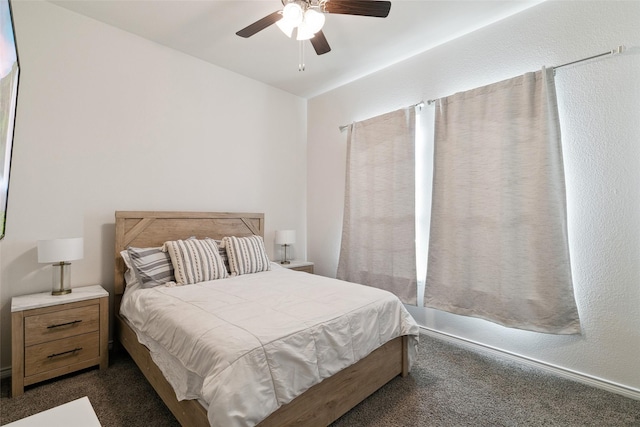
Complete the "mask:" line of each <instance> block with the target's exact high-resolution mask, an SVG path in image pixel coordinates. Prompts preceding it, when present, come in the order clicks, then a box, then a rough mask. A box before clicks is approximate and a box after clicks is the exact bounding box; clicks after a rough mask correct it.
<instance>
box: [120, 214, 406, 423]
mask: <svg viewBox="0 0 640 427" xmlns="http://www.w3.org/2000/svg"><path fill="white" fill-rule="evenodd" d="M115 216H116V236H115V298H114V313H115V327H116V337H117V339H118V341H119V342H120V343H121V344H122V346H123V347H124V348H125V349H126V350H127V352H128V353H129V354H130V355H131V357H132V359H133V360H134V361H135V363H136V364H137V365H138V367H139V368H140V370H141V371H142V373H143V374H144V376H145V377H146V378H147V380H148V381H149V383H150V384H151V385H152V386H153V388H154V389H155V390H156V392H157V393H158V395H159V396H160V397H161V398H162V400H163V401H164V403H165V404H166V405H167V407H168V408H169V409H170V410H171V412H172V413H173V415H175V417H176V418H177V420H178V421H179V422H180V424H182V425H183V426H185V427H187V426H188V427H197V426H209V421H208V419H207V411H206V409H205V408H204V407H203V406H202V405H201V404H200V403H199V402H198V401H197V400H183V401H178V400H177V398H176V395H175V393H174V391H173V388H172V387H171V385H170V384H169V383H168V382H167V380H166V379H165V378H164V376H163V375H162V372H161V371H160V369H159V368H158V367H157V366H156V365H155V364H154V362H153V360H152V359H151V355H150V353H149V350H148V349H147V348H146V347H145V346H143V345H142V344H140V343H139V342H138V339H137V337H136V334H135V332H134V331H133V330H132V329H131V328H130V326H129V325H128V324H127V321H126V320H125V319H124V318H122V317H121V316H120V314H119V313H120V302H121V299H122V294H123V292H124V285H125V284H124V271H125V266H124V261H123V260H122V257H121V256H120V251H122V250H123V249H126V248H127V247H128V246H135V247H157V246H161V245H162V244H163V243H164V242H165V241H167V240H177V239H185V238H188V237H191V236H195V237H197V238H205V237H210V238H213V239H221V238H222V237H224V236H239V237H240V236H250V235H254V234H255V235H260V236H262V237H263V238H264V214H261V213H218V212H151V211H137V212H125V211H116V213H115ZM407 345H408V341H407V337H406V336H403V337H398V338H395V339H394V340H391V341H389V342H387V343H386V344H384V345H382V346H381V347H379V348H378V349H377V350H375V351H374V352H372V353H371V354H370V355H369V356H367V357H366V358H364V359H362V360H360V361H359V362H357V363H355V364H354V365H352V366H349V367H347V368H345V369H343V370H342V371H340V372H338V373H337V374H335V375H333V376H332V377H329V378H327V379H325V380H324V381H322V382H321V383H319V384H317V385H315V386H313V387H311V388H310V389H309V390H307V391H306V392H305V393H303V394H302V395H300V396H298V397H297V398H296V399H294V400H293V401H291V402H290V403H288V404H286V405H283V406H281V407H280V408H279V409H278V410H276V411H275V412H273V413H272V414H271V415H270V416H269V417H267V418H266V419H265V420H263V421H262V422H261V423H260V424H259V426H260V427H270V426H274V427H283V426H290V425H291V426H292V425H305V426H327V425H329V424H331V423H332V422H333V421H335V420H337V419H338V418H340V417H341V416H342V415H343V414H345V413H346V412H347V411H349V410H350V409H351V408H353V407H354V406H356V405H357V404H358V403H360V402H361V401H362V400H364V399H365V398H366V397H367V396H369V395H371V394H372V393H373V392H375V391H376V390H378V389H379V388H380V387H382V386H383V385H385V384H386V383H387V382H389V381H390V380H391V379H393V378H394V377H396V376H398V375H402V376H403V377H404V376H406V375H408V355H407Z"/></svg>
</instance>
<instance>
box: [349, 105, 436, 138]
mask: <svg viewBox="0 0 640 427" xmlns="http://www.w3.org/2000/svg"><path fill="white" fill-rule="evenodd" d="M423 105H424V101H420V102H418V103H417V104H413V105H409V106H408V107H405V108H418V109H420V108H422V106H423ZM348 127H349V125H342V126H339V127H338V129H340V132H342V131H344V130H345V129H346V128H348Z"/></svg>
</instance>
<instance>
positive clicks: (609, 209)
mask: <svg viewBox="0 0 640 427" xmlns="http://www.w3.org/2000/svg"><path fill="white" fill-rule="evenodd" d="M638 22H640V3H639V2H608V1H600V2H595V1H589V2H570V1H567V2H559V1H547V2H545V3H542V4H540V5H537V6H535V7H533V8H531V9H528V10H525V11H524V12H521V13H519V14H517V15H514V16H512V17H510V18H508V19H506V20H503V21H500V22H498V23H495V24H493V25H491V26H489V27H485V28H484V29H481V30H479V31H476V32H474V33H472V34H469V35H466V36H463V37H461V38H459V39H457V40H454V41H450V42H448V43H446V44H445V45H442V46H439V47H436V48H434V49H432V50H430V51H427V52H424V53H422V54H420V55H417V56H415V57H413V58H411V59H409V60H407V61H404V62H402V63H400V64H396V65H394V66H392V67H390V68H388V69H385V70H383V71H380V72H377V73H375V74H373V75H371V76H369V77H365V78H362V79H360V80H358V81H356V82H353V83H351V84H348V85H346V86H343V87H341V88H338V89H336V90H334V91H331V92H329V93H326V94H323V95H320V96H317V97H315V98H313V99H311V100H310V101H309V105H308V126H309V128H308V143H309V147H308V152H307V155H308V159H309V161H308V178H307V179H308V194H309V203H308V217H307V218H308V219H307V220H308V230H309V233H308V239H309V259H310V260H312V261H314V262H315V263H316V265H315V271H316V272H317V273H319V274H323V275H327V276H335V271H336V268H337V262H338V253H339V246H340V232H341V227H342V224H341V221H342V209H343V197H344V168H345V148H346V132H345V133H340V132H339V131H338V126H339V125H343V124H348V123H350V122H352V121H354V120H355V121H357V120H362V119H366V118H369V117H372V116H375V115H378V114H381V113H384V112H388V111H392V110H395V109H397V108H401V107H404V106H409V105H411V104H414V103H417V102H419V101H421V100H425V101H426V100H428V99H432V98H436V97H440V96H446V95H450V94H453V93H455V92H458V91H463V90H467V89H471V88H474V87H478V86H482V85H485V84H489V83H493V82H497V81H500V80H503V79H506V78H510V77H513V76H516V75H520V74H522V73H525V72H528V71H533V70H538V69H540V68H541V66H543V65H546V66H553V65H559V64H562V63H566V62H569V61H573V60H576V59H580V58H584V57H588V56H591V55H594V54H597V53H601V52H605V51H608V50H610V49H613V48H615V47H616V46H618V45H619V44H624V45H626V46H627V47H628V48H629V49H628V51H627V52H626V53H625V54H624V55H618V56H615V57H607V58H605V59H597V60H593V61H591V62H586V63H581V64H578V65H575V66H571V67H567V68H563V69H559V70H558V71H557V75H556V85H557V91H558V98H559V104H560V106H559V108H560V116H561V126H562V132H563V144H564V153H565V168H566V178H567V191H568V205H569V212H568V216H569V224H570V249H571V251H572V269H573V275H574V287H575V293H576V298H577V303H578V308H579V312H580V316H581V320H582V327H583V334H582V335H581V336H554V335H546V334H540V333H532V332H525V331H518V330H513V329H508V328H504V327H501V326H498V325H495V324H493V323H490V322H486V321H483V320H479V319H474V318H468V317H463V316H457V315H453V314H448V313H444V312H438V311H436V310H432V309H425V308H414V309H413V310H412V312H413V313H414V314H415V316H416V318H417V320H418V321H419V323H420V324H421V325H423V326H426V327H428V328H432V329H435V330H437V331H440V332H444V333H448V334H452V335H454V336H458V337H462V338H464V339H468V340H472V341H476V342H479V343H482V344H484V345H487V346H491V347H495V348H498V349H501V350H504V351H508V352H512V353H515V354H518V355H522V356H525V357H527V358H531V359H534V360H538V361H542V362H544V363H547V364H550V365H554V366H558V367H561V368H564V369H566V370H570V371H574V372H577V373H581V374H585V375H587V376H590V377H594V378H597V379H602V380H604V381H605V382H609V383H613V384H617V385H621V386H623V389H624V387H628V388H630V389H631V390H630V391H631V392H632V393H633V392H640V359H639V358H638V353H639V351H640V327H639V326H638V325H640V308H639V307H640V305H639V304H640V221H638V219H639V218H640V144H638V141H639V140H640V120H638V119H639V117H640V116H639V115H638V113H639V108H640V32H639V31H638ZM425 108H426V109H428V108H433V107H428V106H427V107H425ZM329 171H330V173H329Z"/></svg>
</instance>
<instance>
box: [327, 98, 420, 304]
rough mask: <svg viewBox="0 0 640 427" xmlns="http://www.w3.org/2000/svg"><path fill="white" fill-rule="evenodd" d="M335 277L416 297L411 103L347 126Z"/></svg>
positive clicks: (412, 300) (411, 300) (413, 300)
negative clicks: (340, 226) (345, 169)
mask: <svg viewBox="0 0 640 427" xmlns="http://www.w3.org/2000/svg"><path fill="white" fill-rule="evenodd" d="M346 177H347V179H346V190H345V203H344V219H343V227H342V241H341V246H340V258H339V261H338V272H337V277H338V278H339V279H342V280H348V281H350V282H355V283H361V284H363V285H369V286H373V287H376V288H381V289H386V290H388V291H390V292H392V293H394V294H395V295H397V296H398V297H399V298H400V300H401V301H402V302H404V303H406V304H412V305H416V303H417V280H416V251H415V229H416V228H415V108H413V107H411V108H406V109H402V110H397V111H394V112H392V113H387V114H384V115H382V116H378V117H374V118H372V119H369V120H365V121H362V122H357V123H354V124H352V125H350V126H349V134H348V138H347V174H346Z"/></svg>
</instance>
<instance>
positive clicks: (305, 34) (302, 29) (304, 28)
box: [296, 22, 315, 40]
mask: <svg viewBox="0 0 640 427" xmlns="http://www.w3.org/2000/svg"><path fill="white" fill-rule="evenodd" d="M314 35H315V33H314V32H312V31H311V30H310V29H309V26H308V25H306V24H305V23H304V22H303V23H302V24H300V25H298V32H297V33H296V40H309V39H310V38H312V37H313V36H314Z"/></svg>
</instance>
